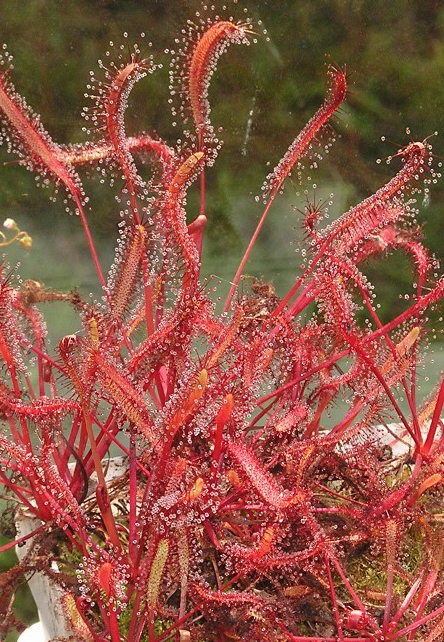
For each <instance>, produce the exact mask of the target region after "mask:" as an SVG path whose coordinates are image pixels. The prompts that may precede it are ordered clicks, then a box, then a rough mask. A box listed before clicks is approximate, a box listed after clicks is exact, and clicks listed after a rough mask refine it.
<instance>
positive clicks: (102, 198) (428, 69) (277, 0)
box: [0, 0, 444, 620]
mask: <svg viewBox="0 0 444 642" xmlns="http://www.w3.org/2000/svg"><path fill="white" fill-rule="evenodd" d="M228 4H229V7H228V9H227V10H221V15H222V16H226V15H235V16H237V17H239V18H241V17H242V15H243V7H246V8H247V9H248V14H249V15H250V17H251V18H252V20H253V21H254V23H255V24H256V25H258V24H260V23H261V24H262V26H261V27H257V31H258V32H259V33H260V34H261V30H262V28H266V29H267V31H268V37H269V40H267V39H266V38H265V37H263V36H262V35H260V36H259V37H258V42H257V44H254V45H252V46H250V47H248V48H245V47H238V46H233V47H231V48H230V49H229V51H228V52H227V53H226V54H225V55H224V56H223V58H222V59H221V60H220V62H219V65H218V69H217V73H216V75H215V77H214V78H213V81H212V84H211V89H210V102H211V105H212V120H213V123H214V125H215V126H216V127H222V128H223V132H222V134H221V138H222V139H223V140H224V146H223V148H222V150H221V152H220V156H219V158H218V160H217V163H216V165H215V166H214V167H213V168H211V169H209V171H208V174H207V183H208V197H207V207H208V215H209V226H208V235H207V239H206V244H205V258H204V265H203V273H204V275H210V274H216V275H217V276H218V277H220V279H221V280H222V285H221V291H222V292H223V291H226V289H227V287H228V283H229V281H230V279H231V278H232V276H233V274H234V272H235V269H236V265H237V261H239V258H240V257H241V255H242V251H243V248H245V246H246V244H247V242H248V239H249V237H250V235H251V233H252V230H253V229H254V226H255V223H256V221H257V219H258V217H259V216H260V213H261V204H260V203H257V202H256V201H255V199H254V196H255V195H257V194H259V193H260V188H261V184H262V181H263V179H264V177H265V176H266V174H268V172H269V171H271V170H272V169H273V167H274V166H275V165H276V164H277V162H278V161H279V159H280V158H281V156H282V155H283V154H284V152H285V151H286V149H287V147H288V145H289V144H290V143H291V141H292V140H293V138H294V137H295V135H296V134H297V133H298V131H299V130H300V129H301V128H302V127H303V125H304V124H305V122H306V121H307V120H308V119H309V118H310V117H311V115H312V114H313V113H314V112H315V111H316V109H317V108H318V107H319V105H320V104H321V102H322V100H323V98H324V95H325V88H326V79H327V74H326V65H327V64H328V62H329V61H331V60H333V61H335V62H336V63H338V64H340V65H344V64H346V65H347V70H348V72H349V81H350V83H351V87H350V93H349V96H348V100H347V103H346V105H345V107H344V109H343V110H342V113H341V114H340V118H339V119H336V120H335V121H334V129H335V131H336V132H338V133H339V134H340V137H339V138H338V140H337V141H336V142H335V144H334V146H333V148H332V150H331V152H330V154H329V155H328V156H326V157H325V159H324V161H323V162H322V164H321V166H320V169H318V170H317V171H316V173H312V172H308V171H307V172H305V176H304V180H303V184H302V189H301V188H300V186H299V185H296V184H292V183H291V181H289V182H288V184H287V186H286V190H285V194H284V195H283V196H281V197H279V199H278V201H277V203H276V205H275V207H274V209H273V211H272V213H271V215H270V217H269V220H268V222H267V224H266V226H265V229H264V231H263V233H262V235H261V237H260V239H259V242H258V245H257V248H256V249H255V251H254V252H253V254H252V257H251V260H250V263H249V264H248V267H247V270H246V272H247V273H248V274H253V275H256V276H263V277H264V278H265V279H268V280H273V281H274V282H275V283H276V286H277V288H278V292H279V293H281V294H283V293H284V292H285V291H286V289H288V288H289V287H290V286H291V284H292V282H294V278H295V273H296V270H297V266H298V263H299V261H300V255H296V254H295V249H296V247H297V244H298V240H300V238H301V221H300V216H299V214H298V213H297V211H296V208H299V207H302V206H303V203H304V201H305V196H304V194H303V190H304V189H309V194H310V196H311V195H312V193H313V190H312V187H311V186H312V184H313V183H314V182H315V183H316V184H317V185H318V188H317V191H316V195H317V197H318V198H325V197H328V195H329V194H330V193H333V194H334V199H333V201H334V202H333V206H332V208H331V213H332V215H334V216H336V215H339V214H340V213H341V212H343V211H344V210H345V209H348V208H349V207H350V206H352V205H353V204H355V203H357V202H359V201H360V200H361V199H362V198H365V197H367V196H369V195H370V194H371V193H372V192H373V191H375V190H376V189H377V188H378V187H379V186H381V185H382V184H383V183H384V182H386V181H387V180H388V179H389V178H390V177H391V176H392V175H393V173H394V172H395V171H397V169H398V167H399V165H397V164H396V163H395V162H393V163H392V165H390V166H387V165H386V164H385V163H384V162H382V163H380V164H376V162H375V161H376V159H377V158H386V157H387V156H389V155H390V154H393V153H394V152H396V149H397V147H396V145H398V146H400V145H404V144H405V143H406V142H407V141H408V136H407V135H406V127H409V128H410V130H411V132H412V136H413V138H414V139H416V140H421V139H423V138H424V137H426V136H428V135H430V134H433V132H435V131H438V132H439V131H440V129H441V121H442V115H443V113H444V83H443V77H444V38H443V35H444V5H443V2H441V1H438V0H391V2H386V0H261V1H260V2H259V1H256V2H255V1H253V0H245V1H242V2H240V3H239V5H238V6H235V5H233V4H232V3H228ZM221 5H222V3H218V4H217V6H218V7H219V8H220V7H221ZM200 7H201V3H200V2H198V1H195V0H26V2H23V0H2V1H1V2H0V42H5V43H7V45H8V51H9V52H10V53H11V54H13V56H14V66H15V69H14V71H13V73H12V75H11V79H12V81H13V82H14V84H15V86H16V89H17V91H18V92H19V93H21V94H22V95H24V96H25V97H26V99H27V101H28V103H29V104H30V105H31V106H32V107H33V108H34V109H35V111H36V112H37V113H39V114H40V115H41V118H42V122H43V123H44V125H45V127H46V128H47V130H48V131H49V132H50V134H51V136H53V138H54V140H56V141H57V142H59V143H69V142H79V141H83V140H85V134H84V133H83V132H82V126H83V125H84V122H83V121H82V118H81V116H80V112H81V109H82V107H83V106H84V105H85V104H87V103H88V100H87V99H86V98H85V97H84V93H85V87H86V84H87V82H88V79H89V72H90V70H94V71H96V70H97V68H98V67H97V59H98V58H101V57H103V56H104V53H105V51H106V50H107V49H108V43H109V41H110V40H112V41H113V42H114V43H116V44H117V45H119V44H120V43H122V42H124V41H126V40H125V38H124V37H123V32H128V39H127V40H128V42H130V43H133V42H138V43H139V44H140V45H141V48H142V51H143V50H144V49H145V50H146V47H144V44H143V41H142V40H141V38H140V33H141V32H146V34H147V37H146V40H145V42H148V41H152V43H153V48H152V51H153V53H154V56H155V61H156V62H162V63H163V65H164V66H163V69H161V70H158V71H157V72H156V73H155V74H153V75H150V76H149V77H147V78H146V79H144V80H142V81H141V82H140V83H139V84H138V85H137V86H136V87H135V89H134V91H133V93H132V94H131V97H130V101H129V109H128V112H127V115H126V127H127V131H128V133H129V134H132V133H136V132H139V131H141V130H145V131H148V132H150V133H152V132H156V133H157V134H158V135H159V136H161V137H162V138H164V139H165V140H166V141H167V142H170V143H174V141H175V140H176V139H177V138H178V137H179V136H180V128H179V127H176V128H174V127H173V126H172V118H171V115H170V110H169V108H168V103H167V100H168V98H169V92H168V68H169V67H168V65H169V59H170V58H169V55H167V54H166V53H165V50H166V49H168V48H175V47H176V46H177V45H176V44H175V38H177V37H179V38H180V37H181V34H180V30H181V28H182V26H183V25H184V24H185V22H186V20H187V19H189V18H190V19H194V17H195V12H196V10H199V9H200ZM326 55H327V56H328V57H327V58H326ZM381 136H385V137H386V139H388V140H391V141H394V143H389V142H388V140H386V141H384V142H383V141H381ZM432 142H433V146H434V152H435V153H436V155H437V156H438V157H442V156H443V155H444V144H443V137H442V136H440V135H438V136H437V137H435V138H433V139H432ZM11 161H12V162H11ZM13 161H14V157H13V156H8V154H7V152H6V149H5V147H3V148H0V206H1V216H0V218H1V217H3V218H6V217H12V218H14V219H16V220H17V222H18V223H19V225H20V227H21V228H22V229H26V230H27V231H28V232H29V233H30V234H31V235H32V237H33V239H34V245H33V247H32V249H31V250H30V251H28V252H25V251H24V249H23V248H22V247H20V246H13V247H12V248H11V249H10V250H9V251H8V260H9V263H10V265H11V266H12V267H14V266H15V265H16V264H17V263H18V262H19V263H20V265H19V267H18V270H17V271H18V273H19V274H20V275H21V277H22V278H24V279H25V278H32V279H36V280H39V281H42V282H44V283H45V284H46V285H47V286H50V287H52V288H55V289H61V290H69V289H70V288H72V287H74V286H76V287H78V288H79V290H80V291H81V292H82V293H83V294H87V293H89V292H94V293H95V294H96V295H97V294H98V293H99V290H98V287H97V282H96V278H95V275H94V272H93V269H92V263H91V260H90V258H89V256H88V252H87V248H86V244H85V241H84V238H83V235H82V232H81V229H80V222H79V220H78V219H76V218H74V217H72V216H70V215H68V214H66V213H65V211H64V206H63V205H62V203H61V198H60V197H59V198H58V199H57V202H56V203H53V202H50V200H49V198H48V197H49V196H51V194H52V189H51V188H50V189H37V188H36V187H35V180H34V177H33V176H32V175H31V174H30V173H28V172H26V170H25V169H23V168H22V167H20V166H18V165H17V164H16V163H14V162H13ZM439 162H440V160H439V158H437V159H436V163H435V164H436V165H438V163H439ZM146 171H147V174H146V175H147V176H148V175H149V168H147V170H146ZM91 174H94V172H92V173H91ZM82 176H84V178H85V190H86V192H87V194H88V196H89V197H90V210H89V212H88V217H89V221H90V224H91V228H92V232H93V235H94V238H95V239H96V241H97V244H98V249H99V254H100V257H101V259H102V260H103V267H104V268H105V267H106V268H107V267H108V265H109V264H110V261H111V260H112V256H113V248H114V240H115V237H116V231H117V223H118V221H119V206H118V204H117V203H116V201H115V193H116V191H113V190H110V189H109V186H108V184H107V182H105V184H104V185H101V184H100V183H99V181H98V180H97V179H95V178H94V176H91V177H88V176H87V175H86V174H84V173H83V174H82ZM443 186H444V182H443V181H441V183H438V184H437V185H436V186H433V189H432V192H431V198H430V200H427V201H425V202H422V197H420V200H419V209H420V213H419V215H418V219H419V220H420V221H421V223H422V224H423V228H424V234H425V239H426V244H427V245H428V246H429V247H430V248H431V249H432V250H433V251H434V252H435V253H436V255H437V256H438V258H440V259H442V258H443V257H444V247H443V244H442V238H443V235H444V217H443V215H442V214H443V213H444V190H443ZM117 191H118V188H117ZM298 192H300V194H299V195H298V194H297V193H298ZM196 207H197V190H195V189H194V191H193V190H192V191H191V194H190V200H189V215H190V218H192V217H193V213H194V212H195V210H196ZM366 273H367V274H368V275H369V276H370V278H371V280H372V282H373V283H374V284H375V286H376V290H377V292H378V301H379V303H380V304H381V316H382V318H383V319H387V318H390V317H393V316H395V315H396V314H397V313H398V312H399V311H400V310H401V309H402V306H403V305H404V304H403V301H402V300H401V299H400V297H399V295H400V294H402V295H404V294H406V293H409V292H410V291H411V282H412V273H411V267H410V265H409V261H408V260H407V259H406V257H404V256H403V255H402V254H397V255H394V256H392V257H389V258H387V259H385V260H379V261H378V262H375V263H370V264H369V265H368V267H367V268H366ZM50 314H51V316H50V317H48V325H49V328H50V337H51V338H52V341H53V342H54V343H55V342H57V341H58V340H59V338H60V337H61V336H62V335H63V334H66V333H68V332H72V331H73V330H75V329H76V328H77V326H76V325H75V324H76V319H75V316H74V314H73V313H72V312H71V311H70V310H69V309H67V306H64V305H63V304H56V305H55V306H54V308H53V309H52V312H51V313H50ZM441 362H442V357H441V356H440V354H439V353H438V354H437V355H436V356H435V364H434V368H437V367H438V366H439V365H440V364H441ZM426 387H427V386H426ZM11 562H12V556H11V555H6V554H5V555H0V565H2V566H3V567H5V566H7V565H9V564H10V563H11ZM18 602H20V605H22V611H21V615H22V617H23V618H25V619H27V620H29V618H30V617H31V619H32V615H30V613H32V609H31V607H30V606H29V605H28V604H27V602H26V600H24V599H22V597H21V598H20V599H19V600H18ZM30 609H31V610H30ZM34 617H35V614H34Z"/></svg>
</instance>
